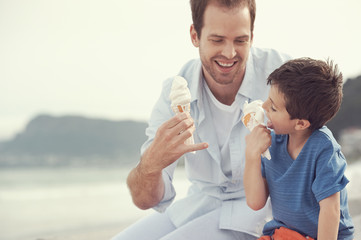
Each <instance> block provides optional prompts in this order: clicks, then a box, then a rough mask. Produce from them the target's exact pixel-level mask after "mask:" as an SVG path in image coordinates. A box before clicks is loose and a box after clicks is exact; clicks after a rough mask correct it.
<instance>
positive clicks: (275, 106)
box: [269, 98, 278, 108]
mask: <svg viewBox="0 0 361 240" xmlns="http://www.w3.org/2000/svg"><path fill="white" fill-rule="evenodd" d="M269 100H271V103H272V105H273V106H275V107H276V108H278V106H277V105H276V104H275V103H274V101H273V100H272V98H269Z"/></svg>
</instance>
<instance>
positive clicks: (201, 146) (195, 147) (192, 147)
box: [186, 142, 208, 152]
mask: <svg viewBox="0 0 361 240" xmlns="http://www.w3.org/2000/svg"><path fill="white" fill-rule="evenodd" d="M186 146H187V152H194V151H199V150H203V149H206V148H208V143H205V142H203V143H196V144H192V145H186Z"/></svg>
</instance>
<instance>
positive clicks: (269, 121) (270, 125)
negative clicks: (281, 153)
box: [267, 120, 273, 129]
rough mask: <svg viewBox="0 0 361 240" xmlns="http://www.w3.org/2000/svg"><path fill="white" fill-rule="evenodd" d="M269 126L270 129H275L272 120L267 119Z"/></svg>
mask: <svg viewBox="0 0 361 240" xmlns="http://www.w3.org/2000/svg"><path fill="white" fill-rule="evenodd" d="M267 127H268V128H270V129H273V124H272V122H271V120H268V121H267Z"/></svg>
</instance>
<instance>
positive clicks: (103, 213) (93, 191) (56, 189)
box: [0, 164, 361, 240]
mask: <svg viewBox="0 0 361 240" xmlns="http://www.w3.org/2000/svg"><path fill="white" fill-rule="evenodd" d="M129 171H130V168H102V167H99V168H95V167H81V168H80V167H77V168H29V169H21V168H12V169H10V168H9V169H0V223H1V224H0V239H1V240H2V239H4V240H60V239H62V240H73V239H74V240H75V239H76V240H82V239H84V240H85V239H87V240H90V239H94V240H95V239H97V240H101V239H109V238H110V237H111V236H113V235H115V234H116V233H117V232H119V231H121V230H122V229H124V228H125V227H127V226H129V225H130V224H131V223H133V222H135V221H136V220H137V219H139V218H141V217H143V216H146V215H147V214H149V213H151V212H152V211H153V210H146V211H142V210H139V209H138V208H136V207H135V206H134V205H133V203H132V200H131V197H130V194H129V191H128V188H127V186H126V183H125V181H126V176H127V174H128V173H129ZM347 176H348V177H349V178H350V180H351V182H350V184H349V185H348V192H349V199H350V202H351V203H352V205H353V209H354V212H355V213H356V215H357V216H356V219H355V220H357V221H358V222H360V223H361V218H360V216H361V183H360V181H359V179H360V178H361V164H352V165H350V166H349V168H348V170H347ZM174 184H175V188H176V190H177V198H182V197H184V196H185V195H186V191H187V188H188V186H189V182H188V180H187V179H186V177H185V171H184V169H183V168H182V167H178V168H177V169H176V172H175V178H174ZM360 223H357V225H358V226H360V225H361V224H360ZM355 239H356V238H355Z"/></svg>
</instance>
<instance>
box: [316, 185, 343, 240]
mask: <svg viewBox="0 0 361 240" xmlns="http://www.w3.org/2000/svg"><path fill="white" fill-rule="evenodd" d="M339 224H340V192H337V193H335V194H333V195H331V196H329V197H327V198H325V199H323V200H321V201H320V214H319V216H318V234H317V239H318V240H337V236H338V227H339Z"/></svg>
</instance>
